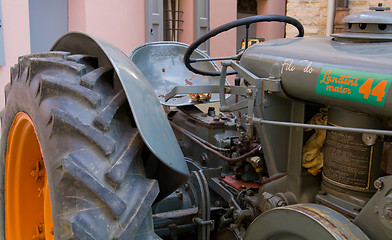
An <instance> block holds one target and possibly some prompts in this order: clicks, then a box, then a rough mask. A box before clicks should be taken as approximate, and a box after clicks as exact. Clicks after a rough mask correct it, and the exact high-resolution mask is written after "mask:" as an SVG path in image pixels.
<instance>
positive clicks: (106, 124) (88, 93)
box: [0, 52, 159, 239]
mask: <svg viewBox="0 0 392 240" xmlns="http://www.w3.org/2000/svg"><path fill="white" fill-rule="evenodd" d="M119 86H121V84H119V82H118V80H116V76H115V75H114V71H113V69H107V68H104V67H99V66H98V61H97V59H96V58H93V57H90V56H85V55H70V54H69V53H65V52H48V53H42V54H35V55H29V56H24V57H20V58H19V61H18V64H17V65H15V66H14V67H13V68H12V69H11V83H10V84H8V85H7V86H6V89H5V92H6V93H5V94H6V106H5V109H4V111H3V116H2V134H1V161H0V181H1V185H0V188H1V189H0V201H2V204H1V206H0V214H1V215H0V216H1V217H0V224H1V225H0V232H2V233H3V234H4V171H5V160H6V158H5V157H6V151H7V140H8V132H9V130H10V127H11V125H12V123H13V120H14V118H15V115H16V114H17V113H18V112H25V113H27V115H29V117H30V118H31V119H32V122H33V124H34V126H35V129H36V132H37V136H38V140H39V143H40V146H41V150H42V155H43V158H44V162H45V166H46V171H47V176H48V182H49V190H50V198H51V208H52V216H53V227H54V229H53V230H54V236H55V238H56V239H134V238H135V237H140V236H141V235H142V234H143V232H148V231H152V224H142V223H143V221H144V220H145V219H147V220H149V219H148V218H151V211H150V209H151V205H152V203H153V202H154V200H155V198H156V196H157V195H158V192H159V187H158V183H157V181H156V180H152V179H147V178H146V177H145V171H144V167H143V159H144V158H149V156H150V155H151V153H150V152H149V151H148V150H147V149H146V147H145V145H144V143H143V141H142V139H141V137H140V135H139V132H138V130H137V128H136V127H135V124H134V122H133V119H132V115H131V113H130V111H129V105H128V103H127V100H126V97H125V95H124V92H123V90H122V89H121V87H119ZM149 221H151V219H150V220H149ZM147 222H148V221H147ZM141 225H143V227H141V228H140V226H141ZM146 225H149V226H150V225H151V228H150V229H145V226H146ZM3 234H2V236H0V238H5V236H4V235H3Z"/></svg>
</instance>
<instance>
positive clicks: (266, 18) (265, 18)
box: [184, 15, 304, 76]
mask: <svg viewBox="0 0 392 240" xmlns="http://www.w3.org/2000/svg"><path fill="white" fill-rule="evenodd" d="M256 22H284V23H289V24H291V25H293V26H294V27H296V28H297V29H298V35H297V36H296V37H303V36H304V27H303V26H302V24H301V23H300V22H299V21H298V20H296V19H294V18H291V17H287V16H282V15H258V16H251V17H246V18H241V19H238V20H235V21H232V22H229V23H226V24H224V25H222V26H219V27H217V28H214V29H212V30H211V31H209V32H207V33H206V34H204V35H203V36H201V37H200V38H199V39H197V40H196V41H194V42H193V43H192V44H191V45H190V46H189V48H188V49H187V50H186V52H185V54H184V63H185V66H186V67H187V68H188V69H189V70H190V71H192V72H194V73H196V74H201V75H205V76H219V75H220V74H221V72H220V71H202V70H199V69H196V68H193V67H192V66H191V63H195V62H198V61H213V60H214V59H211V60H208V59H193V58H190V57H191V55H192V53H193V52H194V51H195V49H196V48H197V47H199V46H200V45H201V44H202V43H204V42H205V41H207V40H208V39H210V38H212V37H214V36H216V35H218V34H219V33H222V32H226V31H228V30H230V29H232V28H236V27H239V26H243V25H245V26H246V29H247V30H248V29H249V25H250V24H252V23H256ZM246 38H248V34H247V36H246ZM247 40H248V39H246V42H245V46H246V47H247V45H248V41H247ZM246 47H245V48H246ZM225 59H231V60H238V58H236V57H227V58H225ZM236 73H237V72H236V71H228V72H227V74H226V75H233V74H236Z"/></svg>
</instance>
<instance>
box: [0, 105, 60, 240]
mask: <svg viewBox="0 0 392 240" xmlns="http://www.w3.org/2000/svg"><path fill="white" fill-rule="evenodd" d="M5 164H6V168H5V189H4V195H5V236H6V239H10V240H12V239H33V240H38V239H54V235H53V221H52V211H51V205H50V196H49V187H48V179H47V174H46V168H45V164H44V161H43V157H42V151H41V147H40V143H39V141H38V137H37V134H36V131H35V128H34V124H33V122H32V120H31V118H30V117H29V116H28V115H27V114H26V113H22V112H20V113H18V114H17V115H16V116H15V119H14V122H13V123H12V126H11V129H10V131H9V135H8V144H7V155H6V163H5Z"/></svg>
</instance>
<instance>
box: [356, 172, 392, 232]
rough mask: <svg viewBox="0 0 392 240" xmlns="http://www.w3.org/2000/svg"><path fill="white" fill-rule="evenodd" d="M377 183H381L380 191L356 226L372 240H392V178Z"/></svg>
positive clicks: (388, 177) (371, 200)
mask: <svg viewBox="0 0 392 240" xmlns="http://www.w3.org/2000/svg"><path fill="white" fill-rule="evenodd" d="M376 182H378V183H380V189H379V190H378V191H377V192H376V194H374V196H373V197H372V198H371V199H370V200H369V202H368V203H367V204H366V206H365V207H364V208H363V209H362V211H361V212H360V214H359V215H358V217H356V218H355V219H354V224H355V225H357V226H358V227H360V228H361V229H362V230H363V231H364V232H365V233H366V234H367V235H368V236H369V237H370V238H372V239H392V221H391V211H392V194H391V190H392V176H385V177H381V178H379V179H378V180H377V181H376Z"/></svg>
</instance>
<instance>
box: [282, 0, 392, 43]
mask: <svg viewBox="0 0 392 240" xmlns="http://www.w3.org/2000/svg"><path fill="white" fill-rule="evenodd" d="M378 3H382V4H383V6H387V7H391V8H392V0H388V1H387V0H349V8H348V13H350V14H351V13H356V12H362V11H368V10H369V7H370V6H377V4H378ZM327 8H328V0H287V13H286V15H287V16H290V17H293V18H295V19H297V20H299V21H300V22H301V23H302V24H303V26H304V28H305V36H325V34H326V26H327V11H328V10H327ZM295 35H297V30H296V29H295V28H294V27H292V26H287V27H286V36H287V37H293V36H295Z"/></svg>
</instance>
